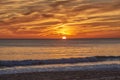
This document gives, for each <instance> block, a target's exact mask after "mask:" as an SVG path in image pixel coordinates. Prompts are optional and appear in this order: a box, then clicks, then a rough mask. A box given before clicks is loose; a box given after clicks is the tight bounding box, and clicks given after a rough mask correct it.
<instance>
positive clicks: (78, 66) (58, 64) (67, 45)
mask: <svg viewBox="0 0 120 80" xmlns="http://www.w3.org/2000/svg"><path fill="white" fill-rule="evenodd" d="M108 65H110V66H108ZM103 68H105V69H108V68H116V69H120V39H67V40H60V39H1V40H0V74H12V73H22V72H36V71H40V72H41V71H43V72H44V71H62V70H63V71H65V70H84V69H85V70H86V69H103Z"/></svg>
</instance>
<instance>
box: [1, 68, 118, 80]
mask: <svg viewBox="0 0 120 80" xmlns="http://www.w3.org/2000/svg"><path fill="white" fill-rule="evenodd" d="M0 80H120V70H116V71H113V70H99V71H61V72H32V73H19V74H7V75H0Z"/></svg>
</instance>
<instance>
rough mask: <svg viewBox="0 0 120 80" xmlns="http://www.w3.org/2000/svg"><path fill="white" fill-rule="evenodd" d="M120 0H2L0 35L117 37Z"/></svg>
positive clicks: (119, 29) (119, 25)
mask: <svg viewBox="0 0 120 80" xmlns="http://www.w3.org/2000/svg"><path fill="white" fill-rule="evenodd" d="M119 31H120V0H31V1H29V0H2V1H0V38H11V37H12V38H59V37H61V36H63V35H66V36H69V37H71V38H96V37H100V38H101V37H106V38H107V37H111V38H112V37H117V38H120V35H119V34H118V33H119Z"/></svg>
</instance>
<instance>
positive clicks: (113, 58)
mask: <svg viewBox="0 0 120 80" xmlns="http://www.w3.org/2000/svg"><path fill="white" fill-rule="evenodd" d="M101 61H120V56H94V57H85V58H66V59H49V60H21V61H9V60H1V61H0V67H13V66H30V65H45V64H67V63H69V64H73V63H86V62H101Z"/></svg>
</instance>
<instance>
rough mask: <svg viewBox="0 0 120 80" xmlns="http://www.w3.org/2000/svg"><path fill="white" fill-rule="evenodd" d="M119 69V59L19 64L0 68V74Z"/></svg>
mask: <svg viewBox="0 0 120 80" xmlns="http://www.w3.org/2000/svg"><path fill="white" fill-rule="evenodd" d="M101 70H103V71H105V70H110V71H120V63H119V61H114V62H112V61H111V62H109V61H105V62H97V63H93V64H91V63H83V64H81V63H76V64H74V65H73V64H65V65H63V64H53V65H42V66H40V65H37V66H19V67H9V68H2V69H0V75H3V74H16V73H31V72H56V71H57V72H60V71H101Z"/></svg>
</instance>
